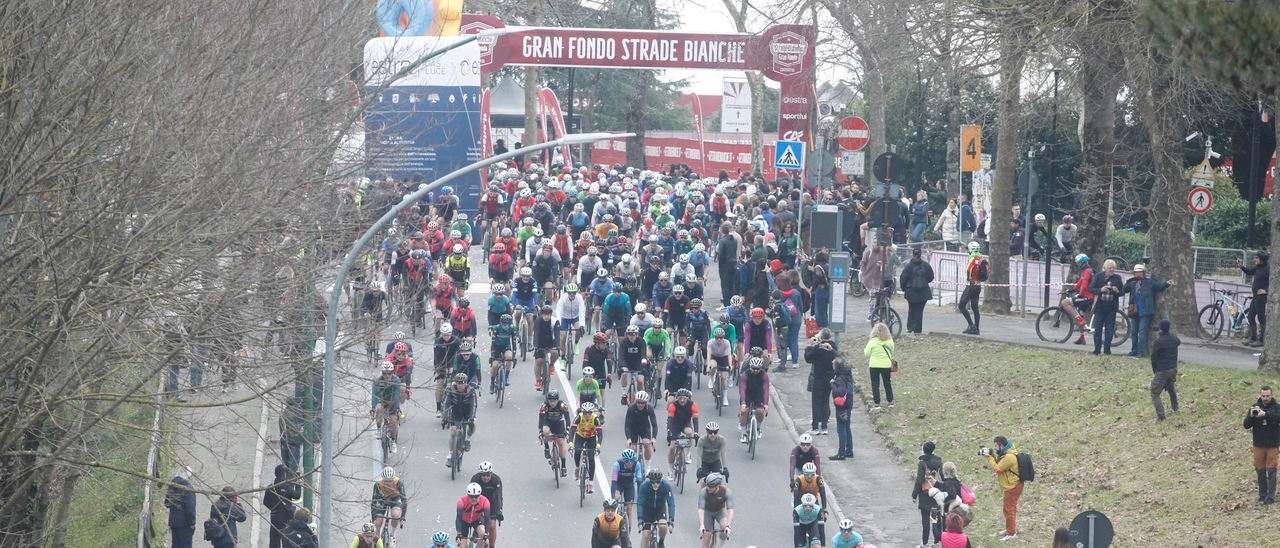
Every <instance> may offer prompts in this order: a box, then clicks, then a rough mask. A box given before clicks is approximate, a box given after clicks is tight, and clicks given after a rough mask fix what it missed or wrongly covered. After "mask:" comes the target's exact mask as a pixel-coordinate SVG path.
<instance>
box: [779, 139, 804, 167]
mask: <svg viewBox="0 0 1280 548" xmlns="http://www.w3.org/2000/svg"><path fill="white" fill-rule="evenodd" d="M773 167H775V168H778V169H803V168H804V143H801V142H800V141H777V142H776V143H775V144H774V153H773Z"/></svg>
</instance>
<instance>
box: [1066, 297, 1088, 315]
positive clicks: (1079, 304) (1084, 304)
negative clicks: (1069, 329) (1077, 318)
mask: <svg viewBox="0 0 1280 548" xmlns="http://www.w3.org/2000/svg"><path fill="white" fill-rule="evenodd" d="M1071 306H1074V307H1076V312H1079V313H1082V314H1083V313H1085V312H1088V311H1089V309H1090V308H1093V299H1090V298H1086V297H1075V298H1073V299H1071Z"/></svg>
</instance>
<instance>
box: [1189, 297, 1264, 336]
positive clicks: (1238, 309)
mask: <svg viewBox="0 0 1280 548" xmlns="http://www.w3.org/2000/svg"><path fill="white" fill-rule="evenodd" d="M1210 291H1211V292H1212V293H1213V294H1214V302H1213V303H1212V304H1207V305H1205V306H1204V308H1201V309H1200V316H1199V319H1200V321H1199V322H1197V323H1196V333H1197V334H1198V335H1199V336H1200V339H1201V340H1203V341H1205V342H1213V341H1216V340H1218V337H1221V336H1222V331H1223V330H1224V329H1225V330H1227V335H1228V336H1231V337H1236V336H1239V335H1240V333H1241V332H1242V331H1243V330H1245V329H1247V328H1248V327H1249V322H1248V318H1247V316H1246V312H1248V310H1249V306H1250V305H1251V304H1252V302H1253V296H1252V295H1248V294H1245V293H1244V292H1241V291H1231V290H1228V289H1217V288H1214V289H1211V290H1210ZM1239 295H1245V297H1244V301H1243V302H1241V301H1238V300H1236V298H1237V296H1239Z"/></svg>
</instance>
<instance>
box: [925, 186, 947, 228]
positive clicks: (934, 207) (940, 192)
mask: <svg viewBox="0 0 1280 548" xmlns="http://www.w3.org/2000/svg"><path fill="white" fill-rule="evenodd" d="M920 178H921V179H924V175H923V174H921V176H920ZM923 188H924V191H925V194H927V195H928V196H929V210H930V211H942V210H943V209H946V207H947V180H946V179H938V182H937V183H936V184H934V185H932V186H931V185H929V183H927V182H926V183H924V186H923ZM934 230H935V231H936V230H937V229H936V228H935V229H934Z"/></svg>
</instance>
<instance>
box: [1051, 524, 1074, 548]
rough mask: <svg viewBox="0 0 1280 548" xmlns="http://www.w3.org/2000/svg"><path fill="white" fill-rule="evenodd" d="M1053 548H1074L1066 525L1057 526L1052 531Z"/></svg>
mask: <svg viewBox="0 0 1280 548" xmlns="http://www.w3.org/2000/svg"><path fill="white" fill-rule="evenodd" d="M1053 548H1075V545H1074V544H1071V531H1070V530H1068V529H1067V528H1066V527H1059V528H1058V530H1057V531H1054V532H1053Z"/></svg>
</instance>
